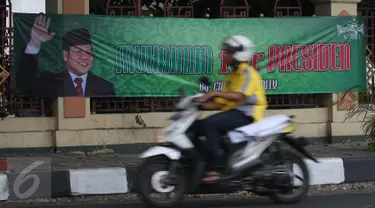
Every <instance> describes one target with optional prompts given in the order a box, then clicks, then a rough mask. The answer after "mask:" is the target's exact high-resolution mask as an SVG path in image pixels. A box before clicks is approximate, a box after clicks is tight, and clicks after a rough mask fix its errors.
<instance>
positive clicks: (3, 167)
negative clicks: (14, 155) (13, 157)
mask: <svg viewBox="0 0 375 208" xmlns="http://www.w3.org/2000/svg"><path fill="white" fill-rule="evenodd" d="M7 170H8V160H7V159H0V171H7Z"/></svg>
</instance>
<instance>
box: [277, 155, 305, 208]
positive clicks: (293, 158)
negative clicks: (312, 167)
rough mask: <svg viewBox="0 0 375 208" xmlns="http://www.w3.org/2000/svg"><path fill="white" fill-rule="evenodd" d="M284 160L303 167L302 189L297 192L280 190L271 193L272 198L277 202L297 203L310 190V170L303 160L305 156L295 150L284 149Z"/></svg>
mask: <svg viewBox="0 0 375 208" xmlns="http://www.w3.org/2000/svg"><path fill="white" fill-rule="evenodd" d="M282 151H283V152H282V155H283V159H282V160H283V161H288V162H292V164H293V163H294V164H297V165H298V166H299V168H300V169H301V173H302V175H303V179H304V180H303V181H302V185H301V187H300V190H298V191H297V193H294V194H293V193H289V192H288V193H280V192H273V193H272V194H271V195H270V198H271V200H272V201H273V202H274V203H276V204H295V203H298V202H299V201H300V200H302V199H303V197H305V196H306V195H307V192H308V191H309V180H310V176H309V170H308V168H307V165H306V163H305V162H304V161H303V158H302V157H301V156H300V155H299V154H297V153H296V152H295V151H293V150H289V149H284V150H282Z"/></svg>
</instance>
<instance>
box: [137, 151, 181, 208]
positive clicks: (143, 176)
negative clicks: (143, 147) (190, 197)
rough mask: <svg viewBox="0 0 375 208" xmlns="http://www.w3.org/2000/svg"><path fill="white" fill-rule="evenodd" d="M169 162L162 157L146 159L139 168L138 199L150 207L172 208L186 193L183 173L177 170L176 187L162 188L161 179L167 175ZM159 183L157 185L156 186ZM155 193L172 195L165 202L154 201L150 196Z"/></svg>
mask: <svg viewBox="0 0 375 208" xmlns="http://www.w3.org/2000/svg"><path fill="white" fill-rule="evenodd" d="M170 162H171V161H170V160H169V159H168V158H166V157H164V156H157V157H152V158H147V159H145V160H144V162H143V163H142V164H141V166H140V168H139V178H138V180H139V182H138V184H139V195H140V198H141V199H142V200H143V201H144V202H145V203H146V204H147V205H149V206H151V207H173V206H176V205H177V203H179V202H180V201H181V200H182V198H183V196H184V194H185V191H186V186H187V184H186V177H185V174H184V173H183V171H181V170H177V173H176V176H177V179H176V185H173V186H167V185H166V186H163V185H161V184H160V183H161V181H159V182H158V179H157V178H159V180H161V179H160V178H161V177H165V176H167V175H168V168H169V164H170ZM158 183H159V184H158ZM153 191H155V192H156V194H168V195H169V194H173V195H174V196H173V197H170V198H168V199H166V200H160V199H154V198H152V196H151V194H152V192H153Z"/></svg>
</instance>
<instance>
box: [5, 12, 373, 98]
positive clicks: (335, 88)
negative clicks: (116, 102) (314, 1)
mask: <svg viewBox="0 0 375 208" xmlns="http://www.w3.org/2000/svg"><path fill="white" fill-rule="evenodd" d="M364 33H365V26H364V18H363V17H359V16H356V17H350V16H344V17H301V18H249V19H245V18H242V19H213V20H212V19H210V20H208V19H183V18H156V17H124V16H96V15H50V16H47V17H45V16H38V15H34V14H15V15H14V54H15V55H14V71H13V79H14V80H13V88H12V89H13V92H14V94H16V95H18V96H30V95H34V96H35V95H37V96H52V97H55V96H88V97H100V96H111V97H113V96H119V97H143V96H150V97H159V96H163V97H168V96H176V95H177V94H178V89H179V88H181V87H183V88H185V90H186V92H187V93H189V94H192V93H196V92H198V91H204V90H207V89H205V88H204V87H202V85H200V84H199V83H198V82H199V81H198V80H199V79H200V77H202V76H207V77H209V78H210V80H211V82H212V85H211V86H210V89H209V90H220V89H221V88H222V87H223V83H222V80H224V79H225V78H226V76H228V74H229V73H230V71H231V69H230V67H229V66H227V64H226V60H225V59H224V58H223V57H224V56H223V54H224V53H225V51H221V49H220V44H221V41H222V40H223V39H224V38H225V37H227V36H229V35H245V36H247V37H249V38H250V39H251V40H252V41H253V42H254V44H255V47H256V48H255V49H256V53H255V54H254V56H253V58H252V59H251V60H249V63H250V64H251V65H252V66H254V67H255V68H256V69H257V70H258V71H259V72H260V74H261V76H262V78H263V80H262V84H263V86H264V88H265V89H266V91H267V94H269V95H271V94H306V93H336V92H345V91H347V90H348V89H349V88H352V87H356V88H355V89H356V90H354V91H363V90H365V88H366V66H365V62H366V61H365V56H364V53H365V44H366V40H365V34H364Z"/></svg>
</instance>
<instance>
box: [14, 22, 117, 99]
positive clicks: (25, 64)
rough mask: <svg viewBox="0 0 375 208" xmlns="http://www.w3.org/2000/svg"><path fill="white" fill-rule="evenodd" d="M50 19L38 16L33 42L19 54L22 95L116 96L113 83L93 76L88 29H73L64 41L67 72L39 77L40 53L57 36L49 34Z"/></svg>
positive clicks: (33, 30)
mask: <svg viewBox="0 0 375 208" xmlns="http://www.w3.org/2000/svg"><path fill="white" fill-rule="evenodd" d="M50 22H51V19H50V18H48V17H45V16H43V15H39V16H38V17H37V18H36V20H35V22H34V25H33V27H32V29H31V35H30V36H31V37H30V41H29V42H28V44H27V45H26V47H25V48H24V50H22V52H21V54H20V62H19V65H18V68H17V70H16V86H17V89H18V90H19V91H20V92H21V94H22V95H28V96H43V97H64V96H85V97H95V96H98V97H101V96H115V95H116V91H115V88H114V85H113V83H111V82H109V81H107V80H105V79H103V78H101V77H99V76H97V75H95V74H93V73H92V72H91V70H92V65H93V57H94V56H93V48H92V42H91V35H90V33H89V31H88V30H87V29H85V28H77V29H72V30H70V31H68V32H67V33H65V34H64V36H63V37H62V49H63V50H62V57H63V60H64V65H65V69H64V70H63V71H61V72H51V71H48V69H42V72H41V73H40V75H39V76H38V70H37V67H38V62H39V52H40V48H41V47H42V44H44V43H46V44H48V41H50V40H51V39H52V38H53V37H54V36H55V33H53V32H49V31H48V28H49V25H50Z"/></svg>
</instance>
